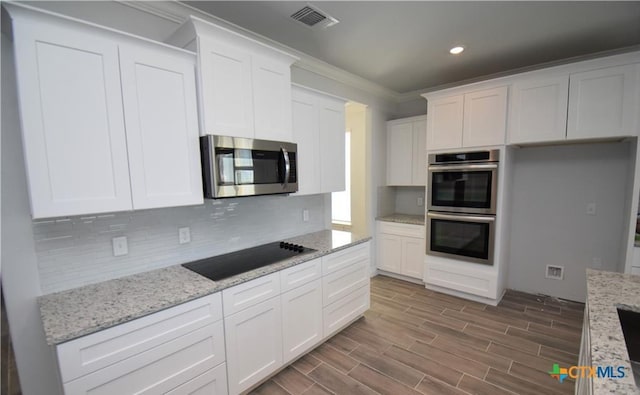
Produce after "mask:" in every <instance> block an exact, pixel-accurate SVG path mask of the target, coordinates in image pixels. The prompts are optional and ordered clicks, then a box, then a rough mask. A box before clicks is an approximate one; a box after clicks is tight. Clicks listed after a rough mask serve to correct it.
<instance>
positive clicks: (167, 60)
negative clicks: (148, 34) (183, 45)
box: [120, 45, 203, 209]
mask: <svg viewBox="0 0 640 395" xmlns="http://www.w3.org/2000/svg"><path fill="white" fill-rule="evenodd" d="M120 72H121V76H122V97H123V100H124V113H125V124H126V128H127V147H128V152H129V172H130V176H131V194H132V198H133V208H134V209H147V208H156V207H172V206H184V205H189V204H201V203H202V202H203V195H202V173H201V168H200V145H199V142H198V114H197V107H196V106H197V105H196V86H195V59H194V58H192V57H191V56H189V55H186V54H185V55H184V56H181V54H177V53H176V54H170V53H167V52H166V51H161V50H160V49H151V48H147V47H143V46H132V45H122V46H120Z"/></svg>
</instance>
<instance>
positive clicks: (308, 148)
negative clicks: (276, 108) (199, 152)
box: [291, 86, 322, 195]
mask: <svg viewBox="0 0 640 395" xmlns="http://www.w3.org/2000/svg"><path fill="white" fill-rule="evenodd" d="M291 94H292V119H293V135H294V141H295V142H296V143H297V144H298V158H297V159H298V194H299V195H310V194H316V193H320V166H321V161H322V159H321V157H320V134H319V130H318V108H317V96H315V95H313V94H311V93H309V92H307V91H305V90H303V89H301V88H298V87H295V86H294V87H292V93H291Z"/></svg>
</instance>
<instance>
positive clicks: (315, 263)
mask: <svg viewBox="0 0 640 395" xmlns="http://www.w3.org/2000/svg"><path fill="white" fill-rule="evenodd" d="M321 275H322V259H320V258H318V259H314V260H312V261H309V262H305V263H301V264H299V265H296V266H292V267H290V268H288V269H285V270H283V271H281V272H280V284H281V286H282V292H287V291H289V290H291V289H294V288H296V287H299V286H301V285H303V284H306V283H308V282H309V281H313V280H316V279H318V278H320V276H321Z"/></svg>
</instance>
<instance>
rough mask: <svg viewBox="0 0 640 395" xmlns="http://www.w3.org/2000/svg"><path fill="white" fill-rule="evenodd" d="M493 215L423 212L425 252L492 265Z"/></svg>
mask: <svg viewBox="0 0 640 395" xmlns="http://www.w3.org/2000/svg"><path fill="white" fill-rule="evenodd" d="M495 222H496V217H495V215H486V216H484V215H466V214H449V213H439V212H428V213H427V243H426V244H427V254H428V255H436V256H443V257H447V258H451V259H459V260H464V261H469V262H475V263H481V264H485V265H493V251H494V242H495Z"/></svg>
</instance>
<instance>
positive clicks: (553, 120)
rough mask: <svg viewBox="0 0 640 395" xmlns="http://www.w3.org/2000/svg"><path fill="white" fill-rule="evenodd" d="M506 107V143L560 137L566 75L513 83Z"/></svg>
mask: <svg viewBox="0 0 640 395" xmlns="http://www.w3.org/2000/svg"><path fill="white" fill-rule="evenodd" d="M511 91H512V95H511V101H510V107H509V132H508V136H509V139H508V140H509V141H508V142H509V143H510V144H519V143H536V142H543V141H559V140H564V139H565V135H566V127H567V100H568V96H569V77H568V76H566V75H565V76H559V77H546V78H538V79H530V80H525V81H517V82H515V83H514V84H513V87H512V90H511Z"/></svg>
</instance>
